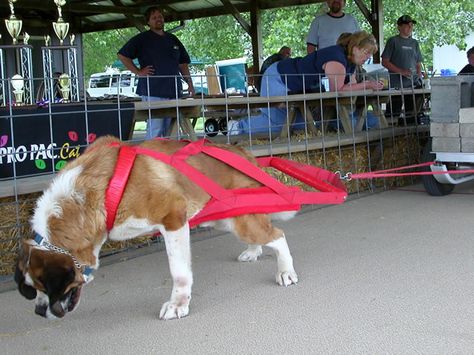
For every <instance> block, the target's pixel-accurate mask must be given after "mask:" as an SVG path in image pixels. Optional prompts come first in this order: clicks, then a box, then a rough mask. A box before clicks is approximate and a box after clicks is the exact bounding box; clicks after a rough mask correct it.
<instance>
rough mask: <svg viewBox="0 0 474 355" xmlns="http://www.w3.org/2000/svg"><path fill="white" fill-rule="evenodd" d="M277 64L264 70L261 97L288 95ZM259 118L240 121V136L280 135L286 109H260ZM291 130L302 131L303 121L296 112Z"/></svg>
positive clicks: (286, 114)
mask: <svg viewBox="0 0 474 355" xmlns="http://www.w3.org/2000/svg"><path fill="white" fill-rule="evenodd" d="M277 65H278V62H277V63H274V64H272V65H270V66H269V67H268V69H267V70H265V73H264V74H263V77H262V82H261V93H260V96H261V97H269V96H285V95H287V94H288V89H287V87H286V85H285V84H284V83H283V81H282V79H281V75H280V73H279V72H278V69H277ZM260 112H261V114H260V115H259V116H253V117H249V118H247V119H245V118H244V119H241V120H240V122H239V126H240V127H239V128H240V132H239V133H240V134H247V133H249V131H251V132H252V133H269V132H270V130H271V133H273V134H278V133H280V131H281V129H282V127H283V124H284V123H285V121H286V120H287V117H288V110H287V108H286V107H285V108H277V107H270V108H268V107H262V108H261V109H260ZM292 128H296V129H304V119H303V117H302V116H301V114H300V113H299V112H298V115H297V117H296V120H295V124H294V125H293V127H292Z"/></svg>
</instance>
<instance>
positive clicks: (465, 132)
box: [459, 123, 474, 138]
mask: <svg viewBox="0 0 474 355" xmlns="http://www.w3.org/2000/svg"><path fill="white" fill-rule="evenodd" d="M459 135H460V137H461V138H463V137H467V138H474V123H461V124H460V128H459Z"/></svg>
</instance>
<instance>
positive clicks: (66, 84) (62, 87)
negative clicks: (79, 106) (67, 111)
mask: <svg viewBox="0 0 474 355" xmlns="http://www.w3.org/2000/svg"><path fill="white" fill-rule="evenodd" d="M58 81H59V91H61V96H62V98H63V102H69V93H70V92H71V90H70V84H71V80H70V78H69V75H67V74H66V73H63V74H61V75H60V76H59V79H58Z"/></svg>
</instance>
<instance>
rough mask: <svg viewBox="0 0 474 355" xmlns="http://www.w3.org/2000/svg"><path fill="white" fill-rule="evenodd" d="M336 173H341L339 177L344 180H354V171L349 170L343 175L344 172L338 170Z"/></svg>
mask: <svg viewBox="0 0 474 355" xmlns="http://www.w3.org/2000/svg"><path fill="white" fill-rule="evenodd" d="M334 174H336V175H339V179H341V180H344V181H351V180H352V172H350V171H348V172H347V173H346V175H342V173H341V172H340V171H339V170H337V171H335V172H334Z"/></svg>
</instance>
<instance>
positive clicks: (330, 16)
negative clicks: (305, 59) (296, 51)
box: [306, 0, 360, 54]
mask: <svg viewBox="0 0 474 355" xmlns="http://www.w3.org/2000/svg"><path fill="white" fill-rule="evenodd" d="M345 4H346V2H345V0H328V1H327V5H328V7H329V12H328V13H325V14H323V15H319V16H317V17H316V18H315V19H314V20H313V22H312V23H311V27H310V28H309V32H308V37H307V38H306V49H307V52H308V54H309V53H312V52H314V51H315V50H316V49H321V48H325V47H329V46H334V45H335V44H336V42H337V39H338V38H339V36H340V35H341V34H342V33H344V32H348V33H354V32H356V31H360V27H359V24H358V23H357V20H356V19H355V18H354V17H353V16H351V15H349V14H346V13H344V6H345Z"/></svg>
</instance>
